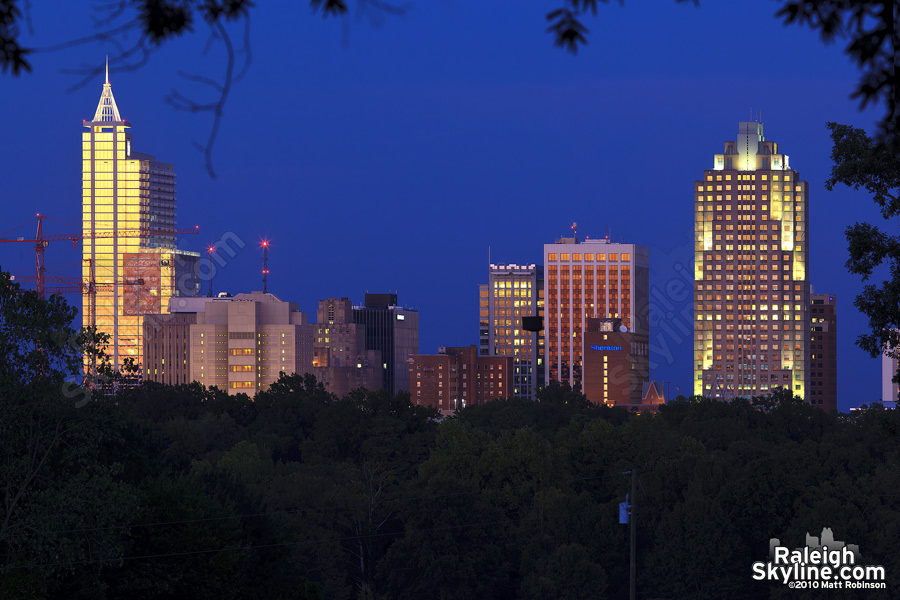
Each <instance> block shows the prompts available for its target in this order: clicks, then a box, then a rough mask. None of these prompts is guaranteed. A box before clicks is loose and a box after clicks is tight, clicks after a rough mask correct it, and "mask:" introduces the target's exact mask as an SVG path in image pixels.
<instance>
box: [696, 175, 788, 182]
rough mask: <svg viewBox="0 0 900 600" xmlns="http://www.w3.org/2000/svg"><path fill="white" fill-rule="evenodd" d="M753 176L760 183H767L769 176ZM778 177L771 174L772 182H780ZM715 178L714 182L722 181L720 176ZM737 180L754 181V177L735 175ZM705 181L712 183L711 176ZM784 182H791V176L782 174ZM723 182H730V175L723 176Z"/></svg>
mask: <svg viewBox="0 0 900 600" xmlns="http://www.w3.org/2000/svg"><path fill="white" fill-rule="evenodd" d="M755 175H756V177H757V178H759V179H760V180H761V181H768V178H769V174H768V173H756V174H755ZM780 177H781V176H780V175H776V174H774V173H773V174H772V181H780V179H779V178H780ZM715 178H716V181H722V175H716V176H715ZM737 179H738V181H754V175H737ZM706 180H707V181H712V180H713V176H712V175H707V176H706ZM784 180H785V181H790V180H791V175H790V174H789V173H785V174H784ZM725 181H731V175H725Z"/></svg>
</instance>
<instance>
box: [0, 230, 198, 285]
mask: <svg viewBox="0 0 900 600" xmlns="http://www.w3.org/2000/svg"><path fill="white" fill-rule="evenodd" d="M46 218H47V216H46V215H42V214H40V213H38V214H37V216H36V217H35V218H34V219H32V220H31V221H28V223H31V222H32V221H34V220H37V234H36V235H35V236H34V239H25V238H24V237H20V238H16V239H14V240H8V239H5V238H0V243H29V244H34V281H35V284H36V285H35V287H36V289H37V293H38V296H39V297H40V298H41V300H43V299H44V294H45V291H46V290H45V288H44V285H45V282H46V280H47V274H46V269H45V268H44V250H46V248H47V246H49V245H50V242H58V241H70V242H72V245H73V246H74V247H77V246H78V241H79V240H94V239H102V238H112V237H140V236H147V235H191V234H196V233H199V232H200V231H199V229H200V228H199V227H198V226H194V227H186V228H181V229H155V228H149V229H122V230H116V231H95V232H94V233H87V234H85V233H53V234H50V235H45V234H44V219H46ZM28 223H24V224H23V225H21V226H20V227H22V226H24V225H28ZM16 229H18V227H17V228H16ZM79 281H80V280H79ZM60 283H62V282H60ZM63 285H64V286H66V287H65V288H64V289H65V290H67V291H71V292H78V291H79V290H78V289H71V288H72V287H73V286H75V285H79V284H78V283H75V282H71V281H69V282H65V283H63ZM63 293H65V292H63Z"/></svg>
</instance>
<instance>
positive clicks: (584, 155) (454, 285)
mask: <svg viewBox="0 0 900 600" xmlns="http://www.w3.org/2000/svg"><path fill="white" fill-rule="evenodd" d="M287 4H288V3H285V2H261V3H259V6H257V7H256V8H254V9H253V10H252V27H251V40H252V51H253V62H252V64H251V65H250V68H249V71H248V72H247V74H246V76H245V77H244V79H242V80H241V81H239V82H238V83H236V84H235V85H234V86H233V89H232V91H231V95H230V97H229V99H228V103H227V105H226V107H225V116H224V119H223V122H222V126H221V130H220V132H219V137H218V142H217V143H216V145H215V149H214V166H215V169H216V171H217V174H218V177H217V178H216V179H211V178H210V177H209V175H208V174H207V172H206V170H205V167H204V162H203V156H202V155H201V153H199V152H198V151H197V150H196V149H195V148H194V147H193V145H192V144H193V143H194V142H196V141H199V142H204V141H205V139H206V137H207V135H208V132H209V127H210V123H211V117H210V116H209V115H208V114H188V113H185V112H176V111H175V110H173V108H172V107H171V106H169V105H168V104H166V103H165V102H164V97H165V95H166V94H167V93H168V92H169V91H170V90H171V89H173V88H176V89H178V90H179V91H180V92H182V93H184V94H185V95H188V96H190V97H192V98H195V99H197V100H202V101H210V100H212V99H213V95H212V93H211V92H210V91H208V90H207V89H205V88H203V87H202V86H199V85H197V84H192V83H189V82H187V81H185V80H184V79H182V78H180V77H179V75H178V72H179V71H182V72H186V73H201V74H203V75H205V76H207V77H212V78H215V77H218V76H219V74H220V73H221V72H222V70H223V67H224V52H223V50H222V47H221V45H213V46H212V47H211V48H210V49H209V51H208V52H207V53H206V54H205V55H204V53H203V50H204V45H205V42H206V40H207V37H208V36H207V32H208V30H207V29H206V27H205V25H204V24H202V23H200V24H198V25H197V28H196V33H195V34H194V35H189V36H186V37H184V38H181V39H179V40H176V41H174V42H172V43H169V44H167V45H166V46H165V47H164V48H162V49H161V50H159V51H158V52H156V53H155V54H154V55H153V56H152V57H151V58H150V61H149V63H148V64H147V65H145V66H144V67H142V68H141V69H139V70H135V71H122V70H121V69H119V70H118V71H117V66H116V64H115V63H113V64H111V67H110V81H111V82H112V86H113V93H114V94H115V97H116V101H117V103H118V107H119V110H120V112H121V114H122V116H123V118H125V119H126V120H128V121H129V122H130V123H131V124H132V130H131V131H132V134H133V143H134V146H133V147H134V150H135V151H138V152H145V153H149V154H155V155H156V157H157V159H158V160H162V161H166V162H172V163H174V164H175V169H176V172H177V174H178V224H179V226H192V225H199V226H200V230H201V234H200V235H198V236H188V237H185V238H183V239H182V246H183V247H185V248H187V249H192V250H202V249H203V248H204V247H205V246H206V245H207V244H208V243H211V242H214V241H215V240H217V239H219V237H220V236H222V235H223V234H224V233H226V232H234V233H235V234H236V235H238V236H240V238H241V239H242V240H244V241H245V242H246V246H245V248H244V249H243V250H241V251H240V252H239V253H238V255H237V256H236V257H235V258H234V259H233V260H230V261H229V263H228V265H227V266H226V267H225V268H224V269H220V270H219V271H218V274H217V276H216V279H215V288H216V291H222V290H227V291H229V292H232V293H238V292H245V291H251V290H256V289H261V287H262V284H261V281H260V274H259V273H260V269H261V257H262V253H261V250H260V249H259V241H260V240H261V239H263V238H267V239H269V240H270V244H271V255H270V263H269V268H270V271H271V274H270V277H269V291H272V292H274V293H276V294H277V295H278V296H280V297H281V299H283V300H289V301H296V302H299V304H300V307H301V310H304V311H306V312H308V313H309V314H310V316H311V320H314V319H315V309H316V303H317V301H318V300H319V299H322V298H326V297H329V296H336V297H341V296H347V297H349V298H350V299H351V300H353V301H354V302H355V303H362V300H363V294H364V293H365V292H366V290H368V291H371V292H386V291H388V290H394V291H396V292H397V293H398V294H399V298H400V302H401V303H402V304H404V305H407V306H410V307H413V308H418V309H419V311H420V351H421V352H423V353H434V352H436V351H437V347H438V346H456V345H469V344H477V343H478V298H477V295H478V287H477V286H478V284H479V283H483V282H486V280H487V268H488V256H489V253H490V257H491V260H492V261H493V262H512V263H518V264H523V263H524V264H528V263H536V262H539V261H541V250H542V244H544V243H547V242H552V241H554V240H555V239H556V238H558V237H560V236H563V235H566V234H568V233H569V225H570V224H571V223H572V222H573V221H577V222H578V224H579V234H580V235H581V236H584V235H588V236H591V237H599V236H603V235H606V234H607V232H608V231H610V232H611V233H612V236H611V237H612V238H613V239H615V240H616V241H619V240H622V239H624V240H625V241H627V242H629V243H636V244H641V245H645V246H648V247H649V248H650V251H651V258H650V261H651V275H650V278H651V281H650V283H651V288H654V289H656V295H655V297H654V299H653V300H652V310H653V312H652V314H651V327H652V329H651V352H652V354H651V360H652V362H653V363H654V364H655V365H656V367H655V373H654V376H655V379H657V380H663V381H669V382H671V385H672V386H677V387H679V388H680V390H681V392H682V393H684V392H689V391H690V389H691V381H692V372H691V354H692V342H691V337H690V333H689V332H690V327H691V320H690V319H691V299H690V298H681V297H678V298H669V297H666V294H665V288H666V283H667V282H668V281H669V280H670V279H672V278H678V277H679V275H678V273H677V270H678V268H679V266H684V267H686V269H687V270H688V271H690V270H691V267H692V261H693V251H692V231H693V193H692V190H693V183H694V181H695V180H697V179H699V178H701V177H702V174H703V169H706V168H712V159H713V154H715V153H717V152H722V149H723V143H724V142H725V141H726V140H733V139H735V137H736V135H737V127H738V122H739V121H746V120H751V114H752V115H753V118H754V119H755V118H757V117H758V115H759V112H760V111H762V121H763V122H764V124H765V133H766V138H767V139H770V140H774V141H776V142H778V143H779V146H780V149H781V151H782V152H785V153H787V154H788V155H790V159H791V166H792V167H793V168H795V169H797V170H798V171H799V172H800V175H801V178H802V179H803V180H805V181H808V182H809V183H810V193H809V202H810V239H811V241H810V271H811V282H812V283H813V285H814V286H815V288H816V290H817V291H820V292H832V293H835V294H836V295H837V297H838V332H839V351H838V364H839V368H840V375H839V379H838V381H839V384H838V385H839V388H838V398H839V401H838V402H839V404H838V406H839V408H840V410H842V411H846V410H847V409H849V408H850V407H853V406H858V405H859V404H862V403H864V402H871V401H873V400H877V399H879V398H880V396H881V387H880V372H881V368H880V361H879V360H876V359H872V358H869V357H868V355H866V354H864V353H863V352H862V351H861V350H859V349H857V348H856V346H855V345H854V341H855V338H856V336H857V335H858V334H859V333H861V332H863V331H864V330H865V328H866V326H867V320H866V319H865V318H864V317H863V316H862V315H861V314H860V313H859V312H858V311H857V310H856V309H855V308H854V307H853V297H854V296H855V295H856V294H857V293H858V291H859V290H860V289H861V287H862V284H861V282H860V281H859V279H858V278H857V277H856V276H850V275H848V274H847V273H846V270H845V269H844V266H843V265H844V262H845V261H846V258H847V252H846V241H845V239H844V236H843V231H844V228H845V227H846V226H847V225H849V224H852V223H853V222H855V221H857V220H868V221H870V222H878V221H881V217H880V214H879V213H878V211H877V210H876V209H875V208H874V204H873V203H872V202H871V200H870V199H869V198H867V197H866V196H865V194H864V193H862V192H852V191H850V190H847V189H846V188H841V189H839V190H836V191H835V192H828V191H827V190H825V188H824V181H825V179H826V178H827V177H828V175H829V172H830V168H831V167H830V165H831V161H830V153H831V143H830V139H829V138H828V132H827V129H826V127H825V123H826V122H827V121H838V122H841V123H847V124H852V125H855V126H858V127H864V128H867V129H869V130H871V128H872V127H873V124H874V123H875V121H876V120H877V118H878V116H879V112H878V111H877V110H871V109H870V110H867V111H865V112H860V110H859V108H858V103H857V102H856V101H855V100H851V99H850V98H849V96H850V94H851V93H852V91H853V89H854V86H855V84H856V82H857V80H858V78H859V72H858V71H857V70H856V68H855V67H854V66H853V65H852V64H851V63H850V61H849V60H848V59H847V58H846V57H845V56H844V54H843V46H844V43H843V42H839V43H838V44H837V45H832V46H825V45H824V44H823V43H822V42H821V40H820V39H819V37H818V34H817V33H814V32H811V31H809V30H808V29H804V28H800V27H796V26H794V27H785V26H783V25H782V24H781V23H780V22H779V21H777V20H776V19H775V18H774V16H773V15H774V12H775V11H776V10H777V8H778V7H779V6H780V5H779V4H777V3H772V2H755V3H752V4H750V5H748V4H747V3H736V2H735V3H732V2H728V3H722V2H718V3H716V2H704V3H702V5H701V6H700V7H695V6H693V5H692V4H690V3H688V4H676V3H675V2H674V1H672V2H654V3H653V4H652V6H653V11H652V12H649V11H648V10H647V6H646V4H641V3H638V2H631V1H629V2H626V5H625V6H624V7H620V6H619V5H618V4H616V3H612V4H611V5H609V6H601V7H600V11H599V16H598V17H597V18H590V19H589V20H588V22H587V24H588V26H589V27H590V29H591V34H590V38H589V42H590V43H589V45H588V46H587V47H586V48H584V49H582V50H581V51H580V52H579V54H578V55H577V56H572V55H571V54H569V53H568V52H565V51H563V50H561V49H558V48H556V47H554V46H553V43H552V42H553V40H552V38H551V36H550V34H548V33H546V32H545V31H544V29H545V27H546V23H545V21H544V14H545V13H546V12H547V11H548V10H551V9H553V8H555V7H556V6H557V4H558V2H555V1H552V0H545V1H542V2H538V1H534V0H526V1H522V0H519V1H517V2H512V1H506V2H472V1H450V0H448V1H444V2H417V3H414V4H413V5H412V6H411V9H410V11H409V12H408V14H406V15H405V16H402V17H399V18H398V17H387V18H386V20H385V22H384V23H383V24H382V25H380V26H373V25H372V24H371V23H369V22H368V21H367V20H365V19H363V20H357V19H354V18H351V19H349V21H348V23H347V24H346V26H345V25H343V24H342V23H341V21H338V20H334V19H331V20H327V21H323V20H322V19H321V18H319V17H314V16H312V15H311V14H310V12H309V9H308V7H307V6H306V4H305V3H303V2H298V3H291V8H287V6H286V5H287ZM723 5H725V6H723ZM87 6H88V4H87V3H53V8H52V12H51V9H50V8H49V7H47V6H46V5H35V8H34V11H33V14H32V24H33V28H34V33H33V34H26V35H25V36H24V38H23V42H24V43H25V44H26V45H28V46H31V47H48V46H51V45H53V44H57V43H59V42H62V41H66V40H70V39H74V38H78V37H82V36H85V35H89V34H90V33H92V31H93V29H92V27H93V23H94V19H96V18H97V17H98V16H99V15H98V14H96V13H94V14H92V13H91V12H90V11H87V10H85V8H86V7H87ZM234 33H235V35H236V37H238V38H239V37H240V31H239V30H237V29H235V31H234ZM106 53H109V54H110V56H111V57H113V56H115V53H116V49H115V47H114V46H112V45H111V44H108V43H107V44H101V43H99V42H90V43H86V44H84V45H79V46H75V47H71V48H67V49H65V50H60V51H56V52H42V53H38V54H36V55H34V57H33V61H32V62H33V66H34V72H33V73H32V74H27V75H24V76H21V77H19V78H14V77H12V76H10V75H9V74H6V75H2V76H0V86H2V87H0V90H2V93H0V110H2V113H3V115H4V134H3V146H2V162H0V177H2V181H3V184H2V186H0V203H2V212H0V233H2V232H5V231H6V230H8V229H10V228H12V227H14V226H16V225H18V224H21V223H25V222H27V221H28V220H29V219H31V218H33V217H34V214H35V213H37V212H41V213H43V214H47V215H49V216H51V217H53V218H55V219H57V220H59V221H63V222H69V223H71V224H72V225H74V226H75V227H76V229H80V216H81V215H80V205H81V196H80V193H81V189H80V181H81V175H80V169H81V163H80V143H81V131H82V125H81V121H82V120H83V119H88V120H90V119H91V118H92V117H93V114H94V111H95V109H96V106H97V101H98V99H99V97H100V92H101V88H102V84H103V78H102V75H101V76H98V77H97V78H96V80H95V81H91V82H90V83H89V84H88V85H86V86H85V87H81V88H79V89H77V90H75V91H68V89H69V88H70V87H71V86H73V85H74V84H76V83H77V82H78V81H79V79H80V76H78V75H75V74H71V73H67V72H66V71H67V70H68V71H71V70H73V69H79V68H84V67H97V66H100V65H101V64H102V62H103V58H104V55H105V54H106ZM67 231H70V229H68V228H67V226H66V225H65V224H64V223H55V224H53V225H51V226H49V227H48V232H50V233H63V232H67ZM17 234H18V235H31V234H33V227H32V226H31V225H29V226H28V228H27V229H24V230H20V231H19V232H17ZM33 256H34V255H33V250H32V248H31V247H30V246H29V245H26V244H21V245H13V244H4V245H2V246H0V266H2V267H3V268H4V269H8V270H11V271H13V273H14V274H29V273H32V272H33V268H34V266H33V265H34V259H33ZM80 256H81V255H80V251H75V250H73V249H72V247H71V245H69V244H67V243H63V242H60V243H56V244H54V245H51V247H50V248H49V249H48V250H47V254H46V263H47V265H48V268H49V269H50V270H52V271H55V272H58V273H64V274H70V275H77V273H78V268H79V260H80ZM205 291H206V288H205V287H204V293H205ZM70 300H71V301H72V302H74V303H75V304H76V305H77V306H79V307H80V297H78V296H75V297H72V298H70ZM667 313H671V314H672V315H673V316H672V317H669V318H668V319H666V315H667ZM684 332H688V333H687V334H686V335H685V334H684ZM673 389H674V388H673Z"/></svg>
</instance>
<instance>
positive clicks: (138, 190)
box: [81, 73, 200, 369]
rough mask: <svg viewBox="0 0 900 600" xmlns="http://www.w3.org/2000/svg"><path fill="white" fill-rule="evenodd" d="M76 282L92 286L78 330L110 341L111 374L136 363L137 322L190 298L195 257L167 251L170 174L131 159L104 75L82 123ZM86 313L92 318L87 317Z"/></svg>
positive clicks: (195, 287) (195, 285)
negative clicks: (172, 302)
mask: <svg viewBox="0 0 900 600" xmlns="http://www.w3.org/2000/svg"><path fill="white" fill-rule="evenodd" d="M84 127H85V131H84V132H83V133H82V137H81V140H82V141H81V150H82V157H81V158H82V233H83V234H84V244H83V246H82V248H83V249H82V257H83V259H84V261H83V265H82V276H83V278H84V280H85V281H90V280H91V279H92V278H93V279H95V280H96V282H97V283H98V284H99V285H98V286H97V289H96V290H95V291H94V293H93V294H94V297H93V301H92V298H91V294H89V293H85V294H84V295H83V296H82V302H83V311H82V314H83V325H84V326H89V325H91V324H92V322H94V323H95V324H96V326H97V329H98V330H99V331H101V332H103V333H106V334H109V336H110V347H109V349H108V350H107V352H108V354H109V355H110V357H111V360H112V363H113V367H114V368H116V369H118V368H119V367H120V366H121V365H122V363H123V361H124V360H125V359H126V358H130V359H132V360H134V361H135V362H136V363H137V364H140V363H141V362H142V356H141V352H142V344H141V334H142V325H141V324H142V318H143V315H144V314H148V313H164V312H166V310H167V305H168V299H169V298H171V297H173V296H194V295H197V294H198V293H199V289H200V286H199V281H198V278H197V277H196V275H195V269H194V265H195V264H196V262H197V261H198V260H199V258H200V255H199V253H196V252H186V251H182V250H178V249H177V248H176V247H175V239H174V236H173V235H172V234H169V233H166V232H168V231H171V230H172V229H173V228H174V227H175V172H174V169H173V167H172V165H170V164H168V163H162V162H158V161H156V160H155V159H154V157H153V156H150V155H147V154H140V153H137V152H132V148H131V133H130V131H129V129H130V128H131V125H130V123H128V122H127V121H125V119H124V118H122V116H121V115H120V114H119V109H118V107H117V106H116V100H115V98H114V97H113V93H112V86H111V85H110V83H109V74H108V73H107V77H106V83H104V84H103V92H102V93H101V95H100V102H99V103H98V105H97V110H96V112H95V114H94V118H93V120H91V121H84ZM92 309H93V311H94V314H92Z"/></svg>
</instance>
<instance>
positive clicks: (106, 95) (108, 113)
mask: <svg viewBox="0 0 900 600" xmlns="http://www.w3.org/2000/svg"><path fill="white" fill-rule="evenodd" d="M121 120H122V117H121V116H120V115H119V107H118V106H116V99H115V98H114V97H113V93H112V86H111V85H110V83H109V56H107V57H106V82H105V83H104V84H103V93H102V94H100V102H99V103H98V104H97V112H95V113H94V122H105V123H110V122H119V121H121Z"/></svg>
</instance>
